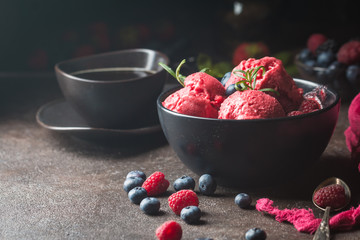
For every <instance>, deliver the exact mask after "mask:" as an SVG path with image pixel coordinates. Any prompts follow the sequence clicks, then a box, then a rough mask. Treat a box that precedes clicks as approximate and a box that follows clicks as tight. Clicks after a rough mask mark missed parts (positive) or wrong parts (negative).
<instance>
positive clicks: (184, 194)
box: [168, 190, 199, 215]
mask: <svg viewBox="0 0 360 240" xmlns="http://www.w3.org/2000/svg"><path fill="white" fill-rule="evenodd" d="M168 203H169V207H170V208H171V210H172V211H173V212H174V213H175V214H176V215H180V212H181V210H182V209H183V208H184V207H187V206H199V198H198V197H197V195H196V193H195V192H194V191H192V190H180V191H178V192H176V193H173V194H171V195H170V197H169V198H168Z"/></svg>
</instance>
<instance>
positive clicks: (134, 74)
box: [71, 68, 154, 81]
mask: <svg viewBox="0 0 360 240" xmlns="http://www.w3.org/2000/svg"><path fill="white" fill-rule="evenodd" d="M152 74H154V72H153V71H147V70H144V69H136V68H102V69H88V70H83V71H79V72H74V73H72V74H71V75H73V76H76V77H79V78H83V79H88V80H96V81H116V80H129V79H136V78H143V77H147V76H150V75H152Z"/></svg>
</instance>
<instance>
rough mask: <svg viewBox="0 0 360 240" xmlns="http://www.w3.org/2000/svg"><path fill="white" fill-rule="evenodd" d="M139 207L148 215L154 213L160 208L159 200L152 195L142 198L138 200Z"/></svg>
mask: <svg viewBox="0 0 360 240" xmlns="http://www.w3.org/2000/svg"><path fill="white" fill-rule="evenodd" d="M140 209H141V210H142V211H143V212H144V213H146V214H148V215H155V214H157V213H158V212H159V210H160V201H159V200H158V199H157V198H154V197H147V198H144V199H143V200H142V201H141V202H140Z"/></svg>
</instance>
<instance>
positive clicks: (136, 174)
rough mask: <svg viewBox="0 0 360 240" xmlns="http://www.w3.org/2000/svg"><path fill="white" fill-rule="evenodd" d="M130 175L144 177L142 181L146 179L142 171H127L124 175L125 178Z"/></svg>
mask: <svg viewBox="0 0 360 240" xmlns="http://www.w3.org/2000/svg"><path fill="white" fill-rule="evenodd" d="M130 177H140V178H142V179H144V181H145V180H146V175H145V173H144V172H142V171H139V170H134V171H131V172H129V173H128V174H127V175H126V178H130Z"/></svg>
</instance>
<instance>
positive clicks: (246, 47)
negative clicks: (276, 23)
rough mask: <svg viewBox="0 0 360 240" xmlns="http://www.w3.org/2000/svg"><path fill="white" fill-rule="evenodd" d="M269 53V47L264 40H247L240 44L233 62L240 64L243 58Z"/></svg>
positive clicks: (258, 56) (262, 55)
mask: <svg viewBox="0 0 360 240" xmlns="http://www.w3.org/2000/svg"><path fill="white" fill-rule="evenodd" d="M267 55H269V48H268V47H267V45H266V44H264V43H262V42H250V43H248V42H245V43H241V44H239V45H238V46H237V47H236V49H235V51H234V54H233V60H232V62H233V64H234V65H235V66H237V65H239V63H240V62H241V61H242V60H245V59H248V58H260V57H264V56H267Z"/></svg>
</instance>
